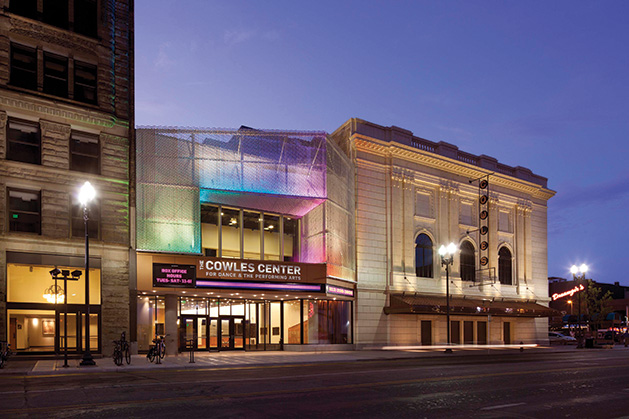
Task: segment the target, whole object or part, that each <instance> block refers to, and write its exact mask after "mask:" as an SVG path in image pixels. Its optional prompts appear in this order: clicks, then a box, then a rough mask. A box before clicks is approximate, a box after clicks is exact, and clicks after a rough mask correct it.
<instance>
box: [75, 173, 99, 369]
mask: <svg viewBox="0 0 629 419" xmlns="http://www.w3.org/2000/svg"><path fill="white" fill-rule="evenodd" d="M95 197H96V190H95V189H94V187H93V186H92V184H91V183H89V182H85V183H84V184H83V186H81V190H80V191H79V202H80V203H81V206H82V207H83V220H84V222H85V306H86V310H85V315H86V317H85V352H83V360H82V361H81V364H80V365H96V362H94V358H93V357H92V353H91V352H90V242H89V232H88V228H87V222H88V220H89V207H88V205H89V203H90V202H91V201H92V200H94V198H95Z"/></svg>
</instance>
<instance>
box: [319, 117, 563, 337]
mask: <svg viewBox="0 0 629 419" xmlns="http://www.w3.org/2000/svg"><path fill="white" fill-rule="evenodd" d="M331 138H332V139H333V140H334V141H335V142H336V143H337V144H338V145H339V146H340V147H341V148H342V149H343V150H344V151H345V153H346V154H347V155H348V156H350V157H351V160H352V161H353V164H354V166H355V173H356V221H355V222H356V264H357V266H356V271H357V305H356V315H355V319H356V322H355V326H356V329H355V343H356V345H357V347H365V346H373V345H376V346H383V345H420V344H424V345H437V344H444V343H447V328H446V317H447V304H446V273H445V270H444V269H443V268H442V266H441V260H440V256H439V255H438V252H437V249H438V248H439V247H440V246H441V245H442V244H445V245H447V244H448V243H450V242H453V243H454V244H456V245H457V247H458V249H459V251H457V253H456V254H455V257H454V262H453V265H451V268H450V287H449V288H450V290H449V294H450V306H451V307H450V321H451V342H452V343H453V344H485V343H489V344H501V343H506V344H508V343H512V342H514V343H516V342H517V343H519V342H525V343H527V342H528V343H531V342H547V331H548V314H549V312H548V301H549V299H548V289H547V215H546V213H547V201H548V199H550V198H551V197H552V196H553V195H554V192H553V191H551V190H549V189H548V188H547V180H546V178H543V177H541V176H538V175H535V174H533V173H532V172H531V171H530V170H528V169H526V168H524V167H519V166H518V167H509V166H506V165H504V164H501V163H499V162H497V160H496V159H494V158H492V157H489V156H485V155H481V156H475V155H472V154H469V153H465V152H463V151H461V150H459V149H458V148H457V147H456V146H454V145H451V144H448V143H445V142H439V143H434V142H431V141H428V140H424V139H422V138H418V137H416V136H414V135H413V134H412V132H410V131H407V130H404V129H401V128H398V127H383V126H379V125H376V124H373V123H370V122H367V121H363V120H360V119H350V120H349V121H347V122H346V123H345V124H344V125H342V126H341V127H340V128H338V129H337V130H336V131H335V132H334V133H333V134H331ZM481 181H484V182H487V185H486V186H485V185H484V183H483V186H485V188H481V185H480V182H481ZM481 196H485V197H484V198H481ZM481 229H482V230H481Z"/></svg>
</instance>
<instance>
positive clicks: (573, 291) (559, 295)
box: [551, 284, 585, 301]
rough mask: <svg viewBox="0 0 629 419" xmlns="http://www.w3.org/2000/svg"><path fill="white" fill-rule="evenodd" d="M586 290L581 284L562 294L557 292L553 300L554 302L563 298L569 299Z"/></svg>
mask: <svg viewBox="0 0 629 419" xmlns="http://www.w3.org/2000/svg"><path fill="white" fill-rule="evenodd" d="M584 289H585V287H584V286H583V284H579V285H577V286H576V287H574V288H572V289H570V290H568V291H565V292H561V293H557V292H556V293H554V294H553V295H552V296H551V298H552V299H553V301H557V300H558V299H560V298H563V297H568V296H570V297H572V296H573V295H574V294H576V293H577V292H581V291H583V290H584Z"/></svg>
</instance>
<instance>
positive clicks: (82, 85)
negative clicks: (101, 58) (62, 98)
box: [74, 61, 97, 104]
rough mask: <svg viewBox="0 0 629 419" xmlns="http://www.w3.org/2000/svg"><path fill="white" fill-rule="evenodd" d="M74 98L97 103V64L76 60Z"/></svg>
mask: <svg viewBox="0 0 629 419" xmlns="http://www.w3.org/2000/svg"><path fill="white" fill-rule="evenodd" d="M74 99H75V100H78V101H79V102H84V103H93V104H95V103H97V100H96V66H95V65H92V64H86V63H82V62H79V61H75V62H74Z"/></svg>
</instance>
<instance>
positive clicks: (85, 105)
mask: <svg viewBox="0 0 629 419" xmlns="http://www.w3.org/2000/svg"><path fill="white" fill-rule="evenodd" d="M50 4H51V2H46V1H41V0H40V1H36V0H32V1H31V0H0V266H1V267H2V268H1V269H0V340H5V339H6V340H8V341H9V342H10V343H11V345H12V348H13V349H14V350H17V351H19V352H22V351H24V352H35V353H42V352H48V353H59V352H61V351H62V350H63V339H61V337H62V333H63V328H62V325H63V324H64V321H67V326H68V334H67V337H68V351H69V352H73V351H75V352H79V353H80V352H82V350H83V349H84V347H85V342H84V340H85V323H86V322H85V314H84V313H85V311H86V310H85V304H86V301H85V294H86V293H85V289H84V287H85V285H84V284H85V281H84V277H85V275H84V274H85V272H83V270H84V254H85V248H84V241H85V236H84V224H83V223H84V221H83V218H82V211H81V209H80V206H79V205H78V200H77V193H78V190H79V188H80V186H81V185H82V184H83V183H84V182H85V181H89V182H90V183H91V184H92V185H93V186H94V188H95V189H96V191H97V198H96V201H95V202H94V203H93V204H92V205H91V206H90V221H89V230H90V249H89V250H90V291H89V292H90V313H91V320H90V342H91V343H90V349H91V350H92V352H101V351H102V352H110V349H109V348H110V346H111V342H112V340H113V339H116V338H119V336H120V333H121V332H122V331H127V330H128V327H129V270H130V268H129V260H130V243H131V233H130V232H131V231H132V225H131V223H132V217H133V206H134V191H133V178H134V170H133V164H134V163H133V162H134V155H133V152H132V150H133V148H134V147H133V130H132V129H131V127H133V124H134V120H133V77H134V76H133V0H116V1H108V0H67V1H66V2H63V1H61V2H54V3H52V4H53V6H52V7H51V6H50ZM54 268H58V269H60V270H67V271H70V270H79V271H81V273H82V275H81V277H80V279H79V280H78V281H68V286H67V290H63V285H61V284H62V283H63V281H58V282H57V284H56V286H55V281H54V280H53V278H52V275H51V274H50V273H49V271H50V270H52V269H54ZM50 287H53V288H50ZM50 291H52V293H51V292H50ZM51 295H54V296H55V297H52V299H51ZM45 296H47V298H48V299H46V298H45ZM66 301H67V305H68V313H69V315H68V318H67V320H66V317H65V316H64V315H63V313H64V305H65V304H63V303H65V302H66Z"/></svg>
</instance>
